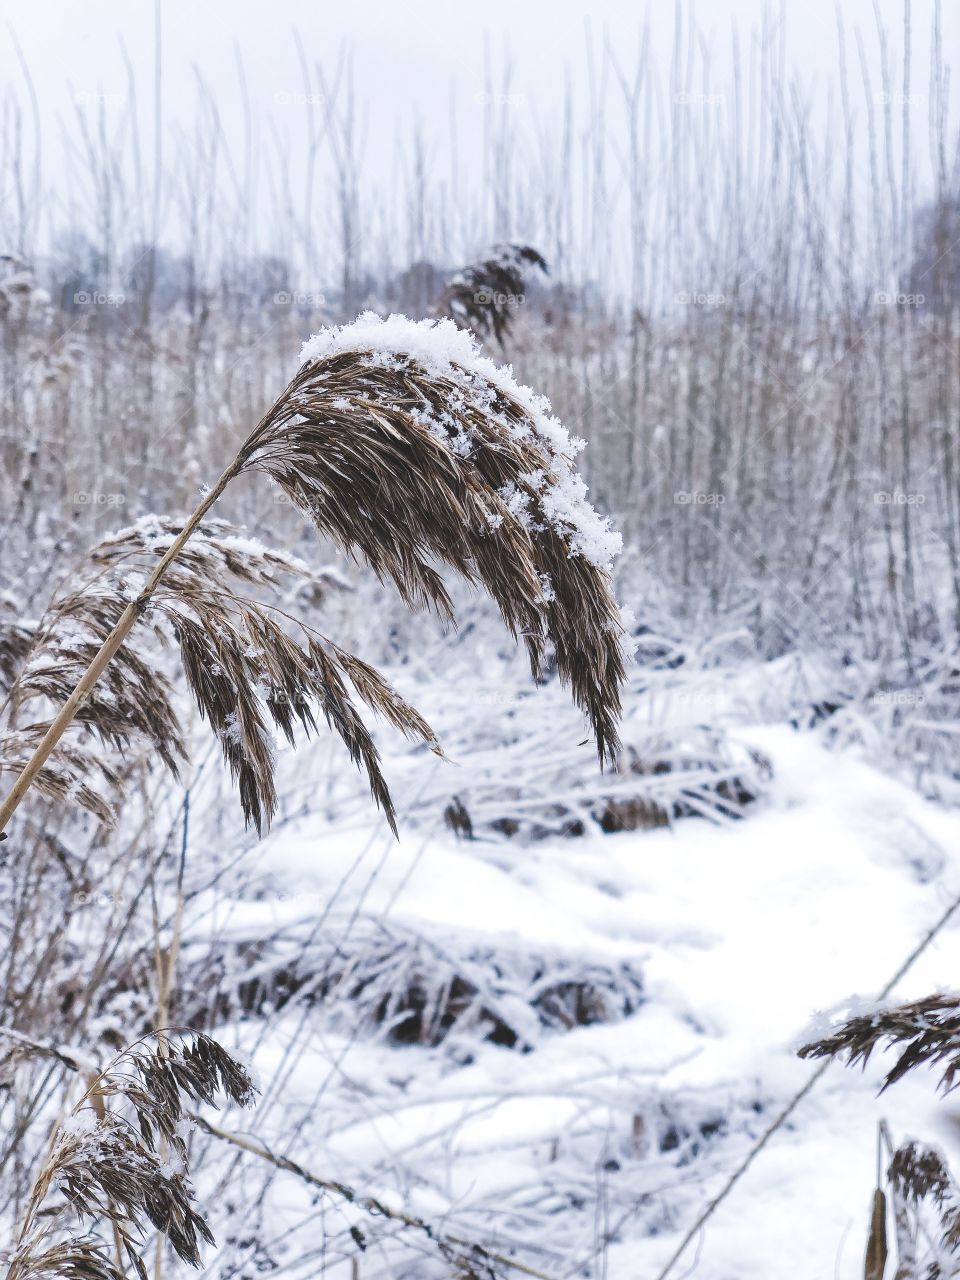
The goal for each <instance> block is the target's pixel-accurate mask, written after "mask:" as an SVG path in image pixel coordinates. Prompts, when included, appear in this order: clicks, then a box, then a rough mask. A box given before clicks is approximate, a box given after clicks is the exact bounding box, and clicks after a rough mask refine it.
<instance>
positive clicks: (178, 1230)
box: [7, 1033, 254, 1280]
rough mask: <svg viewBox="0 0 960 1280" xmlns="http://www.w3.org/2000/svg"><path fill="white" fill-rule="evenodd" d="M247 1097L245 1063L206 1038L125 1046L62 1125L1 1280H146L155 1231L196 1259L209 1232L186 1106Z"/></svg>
mask: <svg viewBox="0 0 960 1280" xmlns="http://www.w3.org/2000/svg"><path fill="white" fill-rule="evenodd" d="M253 1096H254V1088H253V1085H252V1082H251V1080H250V1078H249V1076H248V1075H247V1073H246V1071H245V1070H244V1068H243V1067H241V1066H240V1065H239V1063H237V1062H235V1061H234V1060H233V1058H231V1057H230V1055H229V1054H228V1053H227V1052H226V1050H225V1049H223V1048H222V1047H221V1046H220V1045H219V1044H217V1042H216V1041H215V1040H211V1039H210V1038H209V1037H208V1036H203V1035H199V1034H195V1033H191V1036H190V1038H189V1039H183V1040H178V1039H171V1038H170V1036H169V1035H167V1034H166V1033H165V1034H164V1035H163V1037H162V1038H161V1039H158V1040H156V1041H155V1042H154V1043H153V1044H150V1045H148V1043H147V1042H140V1043H139V1044H137V1045H135V1046H133V1047H131V1048H129V1049H127V1050H125V1051H124V1052H123V1053H122V1054H120V1055H119V1057H118V1058H116V1059H115V1060H114V1062H113V1063H112V1064H111V1065H110V1066H109V1067H108V1068H107V1069H106V1070H105V1071H104V1072H103V1073H101V1074H100V1075H99V1076H97V1077H96V1078H95V1079H94V1080H93V1082H92V1083H91V1084H90V1086H89V1088H88V1089H87V1091H86V1093H85V1094H84V1096H83V1097H82V1098H81V1100H80V1102H79V1103H78V1104H77V1105H76V1106H75V1107H74V1109H73V1111H72V1112H71V1114H70V1116H69V1118H68V1120H67V1122H65V1123H64V1124H62V1125H61V1126H60V1127H59V1129H58V1130H57V1132H56V1134H55V1137H54V1140H53V1143H52V1146H51V1149H50V1152H49V1155H48V1157H47V1159H46V1161H45V1163H44V1165H43V1167H42V1169H41V1171H40V1174H39V1176H38V1178H37V1180H36V1182H35V1184H34V1187H33V1191H32V1194H31V1197H30V1201H29V1204H28V1206H27V1210H26V1214H25V1216H24V1221H23V1226H22V1228H21V1231H20V1235H19V1238H18V1240H17V1243H16V1247H15V1249H14V1251H13V1253H12V1255H11V1257H10V1259H9V1269H8V1272H7V1280H38V1278H39V1277H45V1276H70V1277H76V1280H123V1277H126V1276H127V1275H128V1273H129V1269H132V1270H133V1272H134V1273H135V1274H136V1275H137V1276H138V1277H139V1280H147V1270H146V1266H145V1265H144V1262H143V1259H142V1257H141V1246H142V1241H143V1238H144V1236H145V1235H146V1234H147V1233H148V1232H149V1231H150V1229H151V1228H152V1229H153V1230H155V1231H159V1232H162V1233H164V1234H165V1235H166V1237H167V1239H168V1240H169V1243H170V1245H171V1247H172V1248H173V1250H174V1252H175V1253H176V1254H177V1256H178V1257H180V1258H181V1259H182V1260H183V1261H184V1262H188V1263H189V1264H190V1265H191V1266H195V1267H198V1266H200V1263H201V1257H200V1245H201V1243H202V1242H206V1243H208V1244H209V1243H213V1236H212V1234H211V1232H210V1229H209V1227H208V1226H207V1224H206V1221H205V1220H204V1218H203V1216H202V1215H201V1214H200V1213H199V1212H198V1211H197V1209H196V1207H195V1204H194V1199H193V1189H192V1187H191V1185H190V1182H189V1180H188V1174H189V1166H190V1153H189V1135H190V1133H191V1131H192V1125H191V1122H190V1121H189V1120H188V1117H187V1113H186V1110H185V1103H197V1102H203V1103H207V1104H211V1105H216V1104H217V1103H218V1102H219V1100H220V1099H221V1098H226V1099H227V1100H229V1101H230V1102H233V1103H235V1104H236V1105H237V1106H247V1105H249V1104H250V1103H251V1102H252V1100H253ZM111 1104H112V1106H111ZM77 1222H79V1223H80V1224H81V1230H80V1231H79V1232H78V1231H77V1229H76V1227H75V1226H74V1224H75V1223H77ZM102 1224H109V1226H110V1228H111V1229H112V1232H113V1241H114V1254H113V1255H111V1251H110V1249H109V1247H108V1245H107V1244H106V1242H104V1241H103V1240H101V1239H100V1238H99V1237H98V1235H97V1233H96V1232H97V1228H98V1227H99V1226H100V1225H102Z"/></svg>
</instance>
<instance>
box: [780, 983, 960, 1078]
mask: <svg viewBox="0 0 960 1280" xmlns="http://www.w3.org/2000/svg"><path fill="white" fill-rule="evenodd" d="M884 1042H886V1044H887V1045H903V1046H904V1048H903V1049H902V1051H901V1052H900V1054H899V1057H898V1058H897V1061H896V1062H895V1063H894V1065H893V1066H892V1067H891V1068H890V1070H889V1071H888V1072H887V1074H886V1076H885V1077H884V1082H883V1089H888V1088H889V1087H890V1086H891V1085H892V1084H896V1082H897V1081H898V1080H902V1079H903V1077H904V1076H905V1075H906V1074H907V1072H909V1071H913V1070H914V1069H915V1068H917V1067H920V1066H926V1065H930V1066H933V1065H937V1066H939V1065H941V1064H944V1065H943V1074H942V1075H941V1077H940V1088H941V1090H942V1091H943V1092H944V1093H949V1092H950V1091H951V1090H952V1089H955V1088H956V1087H957V1085H958V1084H960V996H948V995H934V996H927V997H926V998H925V999H923V1000H917V1001H914V1002H913V1003H912V1004H902V1005H898V1006H896V1007H895V1008H892V1009H880V1010H878V1011H877V1012H875V1013H869V1014H862V1015H860V1016H858V1017H856V1018H850V1019H849V1020H848V1021H847V1022H845V1023H843V1024H842V1025H841V1026H839V1027H838V1028H837V1029H836V1031H834V1032H833V1034H832V1035H830V1036H827V1037H825V1038H824V1039H822V1040H815V1041H813V1042H812V1043H811V1044H807V1045H804V1046H803V1048H802V1049H801V1050H800V1057H801V1058H834V1057H843V1056H845V1057H846V1059H847V1065H848V1066H856V1065H857V1064H858V1063H859V1064H861V1065H862V1066H866V1064H867V1062H868V1061H869V1059H870V1056H871V1054H872V1053H873V1051H874V1050H875V1049H876V1048H877V1047H878V1046H880V1045H883V1044H884Z"/></svg>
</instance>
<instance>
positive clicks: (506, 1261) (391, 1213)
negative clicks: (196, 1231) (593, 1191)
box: [191, 1116, 557, 1280]
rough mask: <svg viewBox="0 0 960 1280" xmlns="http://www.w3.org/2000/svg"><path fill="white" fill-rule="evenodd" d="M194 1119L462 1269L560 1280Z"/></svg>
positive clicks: (196, 1118) (470, 1274) (471, 1274)
mask: <svg viewBox="0 0 960 1280" xmlns="http://www.w3.org/2000/svg"><path fill="white" fill-rule="evenodd" d="M191 1119H192V1120H193V1121H194V1122H195V1123H196V1124H197V1125H198V1126H199V1128H201V1129H204V1130H205V1131H206V1132H207V1133H209V1134H210V1135H211V1137H214V1138H220V1139H221V1140H222V1141H223V1142H228V1143H230V1145H231V1146H234V1147H238V1148H239V1149H240V1150H241V1151H247V1152H249V1153H250V1154H251V1155H255V1156H258V1157H259V1158H260V1159H261V1160H266V1161H267V1163H268V1164H272V1165H273V1167H274V1168H275V1169H282V1170H284V1171H286V1172H287V1173H292V1174H294V1176H295V1177H298V1178H300V1179H301V1181H303V1182H306V1183H308V1184H309V1185H310V1186H311V1187H316V1188H317V1189H318V1190H320V1191H326V1192H328V1193H329V1194H330V1195H335V1196H339V1197H340V1199H342V1200H346V1201H347V1203H348V1204H352V1205H355V1206H356V1207H357V1208H358V1209H362V1210H363V1212H364V1213H367V1214H370V1216H371V1217H376V1218H388V1219H389V1220H390V1221H391V1222H399V1223H401V1224H402V1225H403V1226H405V1227H411V1228H412V1229H413V1230H415V1231H420V1232H422V1233H423V1234H424V1235H426V1236H427V1237H428V1238H429V1239H430V1240H432V1241H433V1243H434V1244H435V1245H436V1246H437V1248H438V1249H439V1250H440V1252H441V1253H442V1254H443V1256H444V1258H445V1259H446V1260H448V1261H453V1262H457V1263H459V1264H460V1265H461V1266H467V1267H471V1266H472V1265H476V1264H479V1265H481V1266H484V1267H486V1268H490V1267H491V1265H495V1266H499V1267H506V1268H508V1269H509V1270H511V1271H517V1272H519V1273H520V1274H521V1275H525V1276H533V1277H534V1280H557V1278H556V1277H554V1276H551V1275H548V1273H547V1272H545V1271H538V1270H537V1268H536V1267H531V1266H528V1265H527V1263H525V1262H519V1261H518V1260H517V1259H516V1258H508V1257H507V1256H506V1255H505V1254H502V1253H497V1252H495V1251H494V1250H492V1249H487V1248H485V1247H484V1246H483V1245H479V1244H476V1243H475V1242H474V1241H472V1240H465V1239H463V1237H461V1236H455V1235H448V1234H446V1233H445V1232H442V1231H438V1230H437V1229H436V1228H435V1227H433V1226H431V1225H430V1223H429V1222H427V1221H426V1220H425V1219H424V1218H418V1217H415V1216H414V1215H413V1214H409V1213H404V1212H403V1211H402V1210H400V1209H391V1208H389V1206H387V1205H385V1204H384V1203H383V1202H382V1201H381V1200H378V1199H376V1197H375V1196H365V1195H361V1194H360V1193H359V1192H357V1191H355V1190H354V1189H353V1188H352V1187H348V1186H347V1185H346V1183H343V1182H335V1181H333V1180H332V1179H330V1178H321V1177H318V1176H317V1175H316V1174H315V1173H311V1172H310V1171H309V1169H305V1168H304V1167H303V1165H300V1164H297V1163H296V1161H294V1160H291V1159H289V1157H287V1156H278V1155H275V1154H274V1152H272V1151H271V1150H270V1148H269V1147H267V1146H266V1145H265V1144H264V1143H262V1142H259V1141H257V1140H256V1139H254V1138H247V1137H244V1136H243V1134H239V1133H231V1132H230V1131H229V1130H227V1129H221V1128H220V1126H219V1125H216V1124H213V1123H212V1122H211V1121H209V1120H205V1119H203V1117H202V1116H191ZM354 1239H355V1240H356V1241H357V1245H358V1247H359V1248H360V1249H363V1248H364V1247H365V1246H364V1242H363V1238H362V1235H361V1236H360V1238H359V1239H358V1238H357V1235H354ZM462 1274H464V1276H465V1277H466V1278H467V1280H469V1278H470V1277H475V1276H478V1273H477V1272H475V1271H473V1270H468V1271H466V1272H464V1273H462Z"/></svg>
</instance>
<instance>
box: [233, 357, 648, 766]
mask: <svg viewBox="0 0 960 1280" xmlns="http://www.w3.org/2000/svg"><path fill="white" fill-rule="evenodd" d="M243 454H244V461H243V467H244V469H257V470H261V471H263V472H265V473H266V474H268V475H269V476H270V477H271V478H272V479H273V480H275V481H276V482H277V484H279V485H280V487H281V488H282V489H283V491H284V492H285V493H286V494H287V496H288V497H289V498H290V500H291V501H292V502H293V503H294V504H295V505H296V506H297V507H299V508H300V510H301V511H303V512H304V513H305V514H307V515H308V516H309V517H310V518H311V519H312V520H313V521H314V523H315V524H316V526H317V528H318V529H319V530H320V531H321V532H322V533H323V534H325V535H327V536H329V537H331V538H332V539H334V541H336V542H337V543H338V544H339V545H340V546H341V547H342V548H343V549H344V550H346V551H347V552H349V553H350V554H352V555H354V556H355V557H358V558H359V559H362V560H364V561H366V562H367V563H368V564H369V565H370V566H371V567H372V568H373V570H374V571H375V573H376V574H377V575H378V577H379V578H381V580H383V579H389V580H391V581H392V582H393V583H394V584H395V586H396V587H397V589H398V591H399V592H400V594H401V596H402V597H403V599H404V600H405V601H406V602H407V603H408V604H409V605H411V606H412V607H415V608H420V607H424V606H429V607H432V608H433V609H435V610H436V612H437V613H438V614H439V615H440V616H441V617H444V618H446V619H448V620H452V618H453V609H452V605H451V601H450V598H449V596H448V594H447V591H446V589H445V587H444V584H443V580H442V577H441V576H440V573H439V572H438V568H437V566H438V565H439V564H446V565H448V566H450V567H451V568H453V569H454V570H455V571H456V572H457V573H459V574H461V575H462V576H463V577H464V578H466V579H467V581H469V582H471V583H475V584H477V585H481V586H483V587H484V588H485V589H486V590H487V591H488V592H489V593H490V595H491V596H492V597H493V599H494V600H495V601H496V603H497V605H498V607H499V609H500V613H501V615H502V617H503V619H504V621H505V623H506V625H507V626H508V627H509V629H510V631H511V632H512V634H513V635H514V636H516V637H520V638H522V639H523V642H524V643H525V645H526V647H527V652H528V655H529V658H530V665H531V669H532V671H533V674H534V676H535V677H540V676H542V675H543V673H544V670H545V658H546V653H547V646H548V645H550V646H552V648H553V651H554V654H555V661H556V667H557V670H558V672H559V674H560V677H561V679H562V680H563V681H564V682H566V683H568V684H569V685H570V687H571V689H572V691H573V695H574V699H575V701H576V702H577V705H578V706H580V707H581V709H582V710H583V711H584V712H585V713H586V714H587V716H588V717H589V719H590V721H591V724H592V726H593V730H594V734H595V736H596V741H597V747H598V750H599V753H600V757H601V759H602V760H612V759H613V758H614V757H615V756H616V753H617V750H618V747H619V741H618V737H617V721H618V718H619V713H620V687H621V684H622V682H623V678H624V660H623V653H622V649H621V631H622V628H621V623H620V618H619V613H618V610H617V606H616V603H615V601H614V598H613V593H612V589H611V581H610V576H609V573H608V572H607V571H606V570H605V569H603V568H602V567H599V566H598V565H597V564H595V563H593V562H592V561H591V560H590V559H589V558H588V557H587V556H585V555H583V554H579V553H578V550H577V547H576V544H575V540H574V534H575V530H573V529H568V530H563V529H562V528H558V522H557V521H556V519H555V518H552V516H551V515H550V514H548V512H547V511H546V510H545V509H544V495H545V493H547V492H549V491H550V488H551V485H556V484H558V483H561V482H562V480H563V478H564V471H565V469H566V468H568V467H569V466H570V459H567V458H563V457H560V456H557V455H554V454H553V453H552V452H551V449H550V447H549V444H548V443H547V442H546V441H545V440H544V439H543V437H542V436H541V435H540V434H539V432H538V430H537V425H536V423H535V422H534V421H533V420H532V418H531V416H530V414H529V412H528V411H527V409H526V408H524V406H523V405H522V404H521V403H520V402H519V401H518V400H516V399H514V398H513V397H511V396H510V395H508V394H507V393H506V392H505V391H504V390H503V389H502V388H500V387H499V386H496V385H494V384H493V383H492V382H490V381H487V380H486V379H485V378H484V377H483V375H482V374H480V373H478V372H476V371H473V370H471V371H467V370H466V369H461V368H459V367H458V366H456V365H451V373H450V374H443V373H437V372H434V371H428V370H427V369H425V368H424V367H423V366H422V365H421V364H420V363H418V361H417V360H415V359H413V358H411V357H408V356H405V355H402V354H400V355H390V356H388V357H383V356H381V355H379V354H377V353H371V352H363V351H345V352H335V353H333V354H331V355H328V356H325V357H322V358H319V359H315V360H312V361H308V362H307V363H306V364H305V365H304V366H303V367H302V368H301V370H300V372H299V373H298V374H297V375H296V377H295V378H294V379H293V381H292V382H291V383H290V385H289V387H288V388H287V390H286V391H285V392H284V394H283V395H282V396H281V397H280V399H279V400H278V401H277V403H276V405H274V407H273V409H271V410H270V412H269V413H268V414H267V416H266V417H265V418H264V420H263V421H262V423H261V424H260V425H259V427H258V428H257V430H256V431H255V432H254V433H253V435H252V436H251V437H250V440H249V441H248V442H247V444H246V445H245V446H244V450H243Z"/></svg>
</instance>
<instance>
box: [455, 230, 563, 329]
mask: <svg viewBox="0 0 960 1280" xmlns="http://www.w3.org/2000/svg"><path fill="white" fill-rule="evenodd" d="M531 267H536V268H537V269H538V270H540V271H542V272H544V274H546V273H547V264H546V261H545V259H544V257H543V255H542V254H540V253H538V252H537V250H536V249H534V248H532V247H531V246H530V245H526V244H498V245H496V246H494V249H493V252H492V254H491V256H490V257H489V258H485V259H484V260H483V261H482V262H478V263H476V264H475V265H473V266H469V267H464V268H463V269H462V270H461V271H458V272H457V274H456V275H455V276H454V277H453V279H452V280H450V281H449V283H448V284H447V286H446V288H445V289H444V291H443V297H442V299H441V304H440V305H441V306H442V308H443V309H444V311H446V313H447V314H448V315H449V316H450V317H451V319H453V320H455V321H456V322H457V323H458V324H461V325H464V326H465V327H467V328H469V329H472V330H473V331H474V332H475V333H479V334H480V335H481V336H482V337H484V338H487V337H490V336H491V335H492V336H493V337H495V338H496V340H497V342H499V344H500V346H501V347H502V346H503V340H504V338H505V337H506V336H507V334H508V333H509V332H510V326H511V324H512V322H513V316H514V308H515V307H517V306H518V305H520V304H521V303H522V302H523V301H524V281H525V276H526V272H527V270H528V269H529V268H531Z"/></svg>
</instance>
